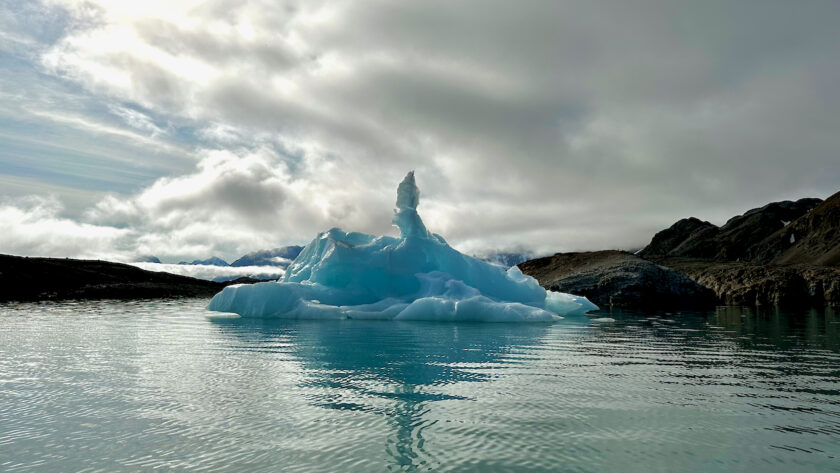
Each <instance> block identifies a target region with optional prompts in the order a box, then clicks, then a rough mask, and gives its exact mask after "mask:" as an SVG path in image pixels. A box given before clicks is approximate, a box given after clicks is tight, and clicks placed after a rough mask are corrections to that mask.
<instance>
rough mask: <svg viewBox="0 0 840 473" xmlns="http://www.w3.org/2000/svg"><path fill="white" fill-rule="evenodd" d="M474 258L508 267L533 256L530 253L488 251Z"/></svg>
mask: <svg viewBox="0 0 840 473" xmlns="http://www.w3.org/2000/svg"><path fill="white" fill-rule="evenodd" d="M476 258H478V259H480V260H482V261H487V262H488V263H493V264H497V265H499V266H502V267H504V268H510V267H511V266H516V265H518V264H519V263H523V262H525V261H528V260H530V259H532V258H534V255H533V254H532V253H505V252H500V253H490V254H487V255H483V256H476Z"/></svg>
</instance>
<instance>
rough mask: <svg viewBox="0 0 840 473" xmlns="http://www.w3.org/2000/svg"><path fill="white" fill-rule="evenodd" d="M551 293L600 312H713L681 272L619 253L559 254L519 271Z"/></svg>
mask: <svg viewBox="0 0 840 473" xmlns="http://www.w3.org/2000/svg"><path fill="white" fill-rule="evenodd" d="M519 269H520V270H521V271H522V272H523V273H525V274H528V275H530V276H533V277H534V278H536V279H537V281H539V283H540V284H541V285H542V286H543V287H545V288H547V289H551V290H554V291H560V292H569V293H572V294H577V295H582V296H586V297H587V298H588V299H589V300H590V301H592V302H594V303H595V304H597V305H600V306H607V305H611V306H617V307H647V308H663V309H664V308H688V307H703V306H711V305H714V303H715V297H714V294H713V293H712V292H711V291H710V290H708V289H706V288H704V287H702V286H700V285H699V284H697V283H695V282H694V281H692V280H691V279H689V278H687V277H686V276H684V275H682V274H680V273H679V272H677V271H675V270H673V269H670V268H667V267H664V266H661V265H658V264H655V263H652V262H650V261H646V260H644V259H642V258H639V257H638V256H635V255H633V254H631V253H626V252H623V251H595V252H586V253H557V254H555V255H554V256H547V257H545V258H537V259H534V260H530V261H526V262H524V263H522V264H520V265H519Z"/></svg>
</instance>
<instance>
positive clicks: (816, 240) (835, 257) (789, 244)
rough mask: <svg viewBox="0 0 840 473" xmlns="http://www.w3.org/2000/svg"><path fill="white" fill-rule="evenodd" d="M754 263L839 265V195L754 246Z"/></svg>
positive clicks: (839, 193)
mask: <svg viewBox="0 0 840 473" xmlns="http://www.w3.org/2000/svg"><path fill="white" fill-rule="evenodd" d="M750 259H751V260H752V261H755V262H757V263H778V264H813V265H819V266H835V267H836V266H840V192H838V193H836V194H834V195H832V196H831V197H829V198H828V199H826V200H825V202H823V203H821V204H820V205H818V206H816V207H815V208H814V209H813V210H811V211H810V212H808V213H806V214H805V215H803V216H801V217H800V218H798V219H796V220H795V221H793V222H791V223H790V224H789V225H787V226H785V227H783V228H781V229H779V230H778V231H776V232H775V233H773V234H772V235H770V236H769V237H767V238H766V239H765V240H764V241H763V242H762V245H760V246H758V247H756V248H755V249H754V251H753V253H752V255H751V258H750Z"/></svg>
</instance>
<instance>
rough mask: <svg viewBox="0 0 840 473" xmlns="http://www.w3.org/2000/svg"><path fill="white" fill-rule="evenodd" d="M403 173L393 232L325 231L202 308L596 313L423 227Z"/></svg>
mask: <svg viewBox="0 0 840 473" xmlns="http://www.w3.org/2000/svg"><path fill="white" fill-rule="evenodd" d="M419 202H420V191H419V189H418V188H417V184H416V182H415V179H414V171H412V172H409V173H408V175H406V177H405V179H403V181H402V182H401V183H400V185H399V187H398V188H397V208H396V209H395V211H394V218H393V223H394V224H395V225H396V226H397V227H398V228H399V230H400V236H399V237H398V238H397V237H391V236H375V235H368V234H364V233H357V232H344V231H342V230H341V229H338V228H333V229H330V230H327V231H325V232H322V233H321V234H319V235H318V236H317V237H315V239H314V240H312V241H311V242H310V243H309V244H308V245H306V247H305V248H304V249H303V251H301V253H300V254H299V255H298V256H297V258H295V260H294V261H293V262H292V263H291V264H290V265H289V267H288V268H287V270H286V273H285V275H284V276H283V278H282V280H280V281H277V282H265V283H257V284H250V285H234V286H228V287H226V288H225V289H224V290H222V292H220V293H218V294H216V295H215V296H214V297H213V299H212V300H211V301H210V304H209V306H208V309H209V310H212V311H219V312H234V313H236V314H239V315H240V316H242V317H255V318H300V319H385V320H431V321H480V322H550V321H554V320H559V319H562V318H563V316H569V315H582V314H584V313H586V312H588V311H590V310H595V309H597V306H595V305H594V304H592V303H591V302H590V301H589V300H588V299H586V298H585V297H580V296H574V295H571V294H565V293H560V292H553V291H546V290H545V289H543V288H542V287H541V286H540V285H539V284H538V283H537V281H536V280H535V279H534V278H532V277H530V276H527V275H525V274H522V272H521V271H519V268H517V267H516V266H513V267H511V268H510V269H508V270H505V269H503V268H501V267H499V266H497V265H493V264H490V263H487V262H485V261H482V260H479V259H477V258H474V257H471V256H467V255H465V254H462V253H460V252H458V251H457V250H455V249H454V248H452V247H451V246H449V245H448V244H447V243H446V241H445V240H444V239H443V237H441V236H440V235H437V234H435V233H431V232H429V231H428V229H426V226H425V224H424V223H423V220H422V219H421V218H420V215H419V214H418V213H417V205H418V204H419Z"/></svg>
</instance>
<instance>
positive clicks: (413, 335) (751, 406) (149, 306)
mask: <svg viewBox="0 0 840 473" xmlns="http://www.w3.org/2000/svg"><path fill="white" fill-rule="evenodd" d="M206 304H207V300H201V299H199V300H171V301H140V302H115V301H102V302H67V303H41V304H13V305H2V306H0V471H3V472H76V471H78V472H94V471H102V472H122V471H125V472H134V471H225V472H228V471H230V472H239V471H241V472H296V471H307V472H309V471H312V472H379V471H435V472H546V471H549V472H717V471H750V472H785V473H788V472H800V471H802V472H805V471H814V472H817V471H819V472H824V471H838V470H840V315H835V313H834V312H832V311H831V310H825V311H806V312H802V313H796V314H794V313H785V312H774V311H770V312H766V313H759V314H756V313H752V312H750V311H747V310H744V309H740V308H720V309H718V310H717V311H715V312H710V313H693V314H670V315H668V314H661V315H645V314H630V313H612V314H606V313H602V314H600V315H598V316H596V317H594V318H601V319H602V318H605V317H609V318H612V319H614V320H613V321H610V320H601V321H593V320H591V318H587V317H582V318H576V319H567V320H564V321H562V322H559V323H554V324H479V323H476V324H435V323H408V322H387V321H353V320H346V321H320V322H318V321H312V322H306V321H259V320H243V319H232V318H223V317H222V318H219V317H216V316H215V315H214V314H213V313H209V312H206V311H205V310H204V307H205V305H206Z"/></svg>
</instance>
